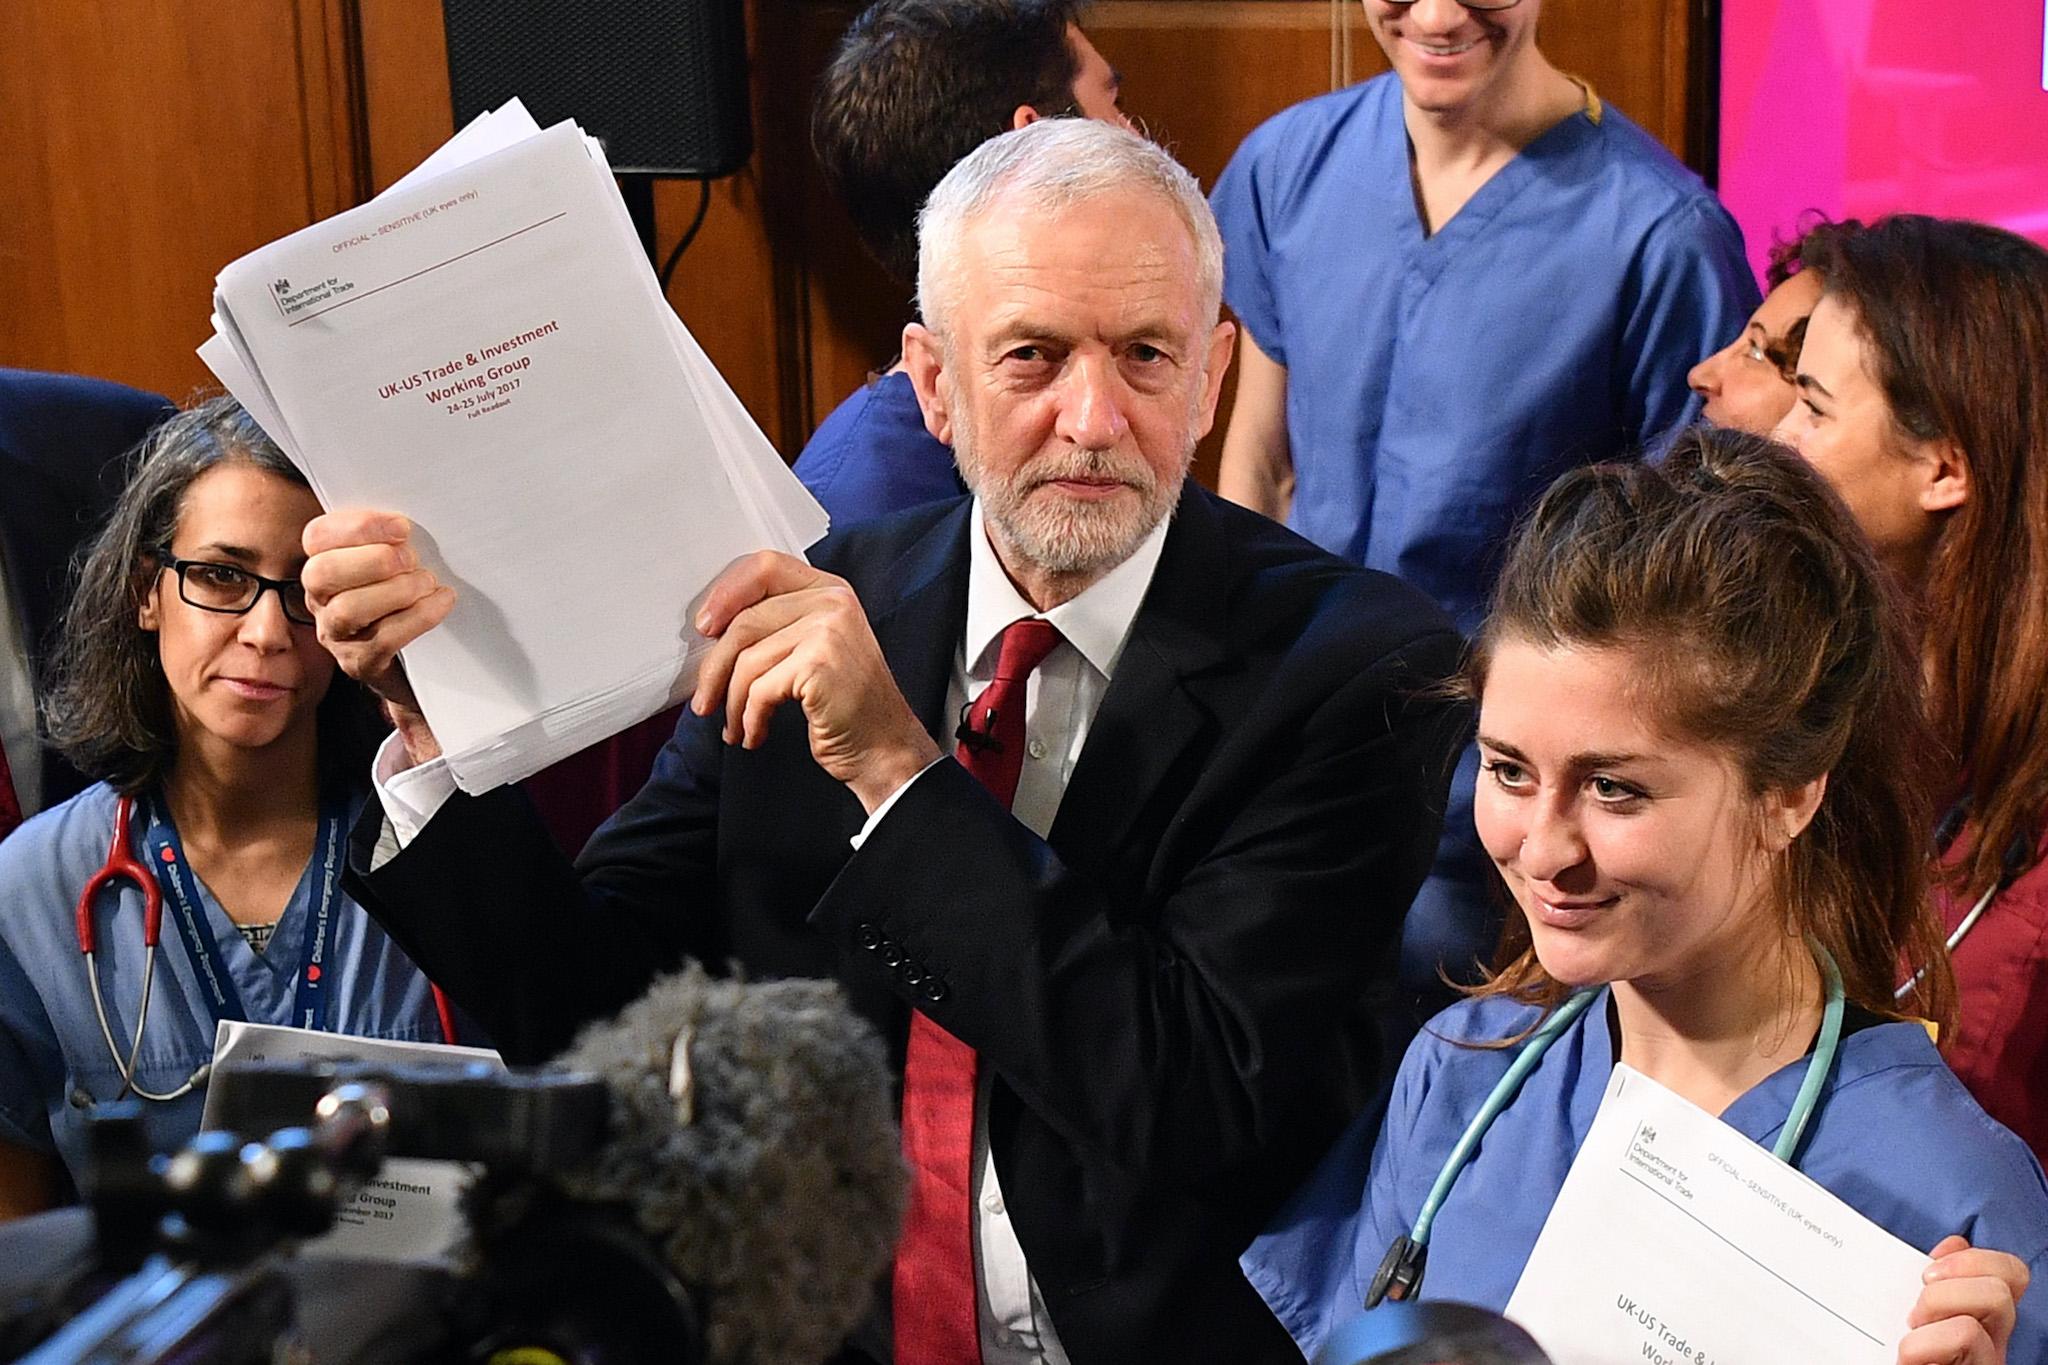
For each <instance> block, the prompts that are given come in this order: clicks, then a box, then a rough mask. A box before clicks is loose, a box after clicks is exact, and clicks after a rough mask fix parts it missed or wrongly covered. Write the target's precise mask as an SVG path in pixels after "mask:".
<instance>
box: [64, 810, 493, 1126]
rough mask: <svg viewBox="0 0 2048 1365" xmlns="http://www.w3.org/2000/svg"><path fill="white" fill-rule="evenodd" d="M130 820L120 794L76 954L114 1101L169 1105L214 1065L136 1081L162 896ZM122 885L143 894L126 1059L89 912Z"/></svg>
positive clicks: (439, 1007) (445, 1030)
mask: <svg viewBox="0 0 2048 1365" xmlns="http://www.w3.org/2000/svg"><path fill="white" fill-rule="evenodd" d="M134 816H135V801H134V799H133V798H132V797H127V796H123V797H121V798H120V799H119V800H118V801H116V802H115V803H114V835H113V839H112V841H111V842H110V843H108V845H107V859H106V861H105V862H104V863H102V864H101V865H100V870H99V871H97V872H95V873H93V874H92V876H90V877H88V878H87V879H86V882H85V889H84V890H82V891H80V892H79V893H78V951H79V952H80V953H82V954H84V956H85V979H86V981H87V982H88V983H89V984H90V985H91V986H92V1012H93V1014H94V1015H95V1016H97V1017H98V1019H99V1022H100V1037H101V1038H102V1039H104V1040H105V1042H106V1045H107V1055H108V1056H109V1057H112V1058H113V1059H114V1067H115V1069H116V1070H117V1071H119V1073H120V1076H121V1093H120V1095H117V1096H115V1098H116V1099H121V1098H124V1097H125V1096H128V1095H131V1094H132V1095H134V1096H136V1097H137V1098H138V1099H145V1100H151V1101H154V1102H156V1103H167V1102H169V1101H171V1100H175V1099H181V1098H183V1097H184V1096H185V1095H187V1094H190V1093H191V1091H192V1090H193V1088H194V1087H195V1086H199V1085H202V1084H204V1083H205V1081H206V1077H207V1074H208V1073H209V1072H211V1071H212V1070H213V1063H212V1062H210V1061H209V1062H205V1063H203V1064H201V1066H200V1067H199V1069H198V1070H196V1071H194V1072H193V1073H192V1074H191V1075H190V1076H187V1077H186V1078H185V1081H184V1083H183V1084H182V1085H179V1086H178V1087H177V1088H176V1089H173V1090H167V1091H163V1092H161V1093H158V1092H154V1091H149V1090H145V1089H143V1088H142V1086H141V1085H140V1084H139V1083H138V1082H137V1081H136V1079H135V1059H136V1058H137V1057H139V1056H140V1055H141V1053H142V1030H143V1026H144V1024H145V1023H147V1022H148V1019H149V995H150V987H151V985H152V984H153V983H154V981H155V979H156V950H157V943H158V941H159V939H160V938H161V937H162V934H163V924H164V897H163V891H162V889H161V888H159V887H158V885H157V879H156V874H155V873H153V872H151V871H150V870H149V868H147V867H145V866H144V865H143V864H142V862H141V861H140V860H138V859H137V858H136V856H135V855H134V854H133V853H130V852H129V851H128V830H129V826H130V824H131V823H132V822H133V820H134ZM123 881H127V882H132V883H134V885H135V889H136V890H138V891H140V892H141V893H142V948H143V958H142V995H141V1002H140V1004H139V1005H138V1007H137V1008H136V1011H135V1036H134V1037H133V1038H132V1039H130V1040H129V1043H128V1051H127V1055H126V1057H125V1059H124V1057H123V1055H122V1052H121V1047H120V1044H118V1043H117V1042H115V1041H114V1029H113V1026H112V1025H111V1024H110V1023H109V1022H108V1021H107V1004H106V1000H105V999H104V998H103V997H102V996H101V994H100V972H99V964H98V963H97V962H96V961H95V957H94V953H95V948H96V945H97V943H98V939H97V935H96V932H95V930H94V927H93V914H92V908H93V903H94V900H95V898H96V897H98V896H99V895H100V893H101V892H103V891H115V892H118V891H119V889H120V883H122V882H123ZM428 985H429V987H430V988H431V990H432V991H433V995H434V1013H435V1015H436V1017H437V1018H438V1019H439V1021H440V1025H441V1038H442V1040H443V1041H444V1042H450V1043H452V1042H454V1041H455V1038H456V1031H455V1011H454V1008H453V1007H452V1006H451V1005H450V1004H449V1003H448V997H447V996H446V995H445V994H443V993H442V991H441V988H440V987H439V986H436V985H434V984H433V983H432V982H429V983H428Z"/></svg>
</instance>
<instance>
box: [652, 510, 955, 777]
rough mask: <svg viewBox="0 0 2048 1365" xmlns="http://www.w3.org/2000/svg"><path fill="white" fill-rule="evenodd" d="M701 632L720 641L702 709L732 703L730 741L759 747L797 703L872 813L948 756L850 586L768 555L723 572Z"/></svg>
mask: <svg viewBox="0 0 2048 1365" xmlns="http://www.w3.org/2000/svg"><path fill="white" fill-rule="evenodd" d="M696 626H697V629H698V631H699V632H700V633H702V634H704V635H706V636H709V637H711V638H712V639H713V640H715V641H717V643H716V644H714V645H713V646H712V648H711V652H710V653H709V654H708V655H706V656H705V658H704V662H703V664H702V666H701V667H700V668H699V670H698V673H697V691H696V693H695V694H694V695H693V696H692V697H691V698H690V709H691V710H692V711H694V712H696V713H697V714H698V715H700V716H708V715H710V714H711V713H712V712H713V711H716V710H718V709H719V708H720V707H721V706H723V707H724V708H725V739H726V742H727V743H729V744H738V745H741V746H742V747H745V748H749V749H751V748H754V747H756V746H757V745H759V744H760V743H761V741H762V740H763V739H764V738H765V737H766V736H767V733H768V721H769V718H770V717H771V716H773V715H774V714H775V711H776V708H777V707H779V706H781V705H782V704H783V703H784V702H786V701H790V700H794V701H796V702H797V704H798V705H800V706H801V707H802V708H803V712H804V719H805V722H806V723H807V725H808V727H809V731H810V745H811V755H812V757H813V758H815V759H816V760H817V761H818V766H819V767H821V768H823V769H824V770H825V771H826V772H827V773H829V774H831V775H832V776H833V777H834V778H837V779H838V780H839V781H841V782H843V783H845V784H846V785H847V787H848V788H849V789H851V790H852V792H853V794H854V795H855V796H856V797H858V798H860V802H861V805H862V806H863V807H865V808H866V809H867V811H868V812H869V813H870V814H872V813H873V812H874V810H875V808H876V807H878V806H879V805H881V803H882V802H883V801H885V800H887V799H888V797H889V795H890V794H891V793H892V792H894V791H895V790H896V789H897V788H899V787H901V786H902V785H903V784H904V783H906V782H908V781H909V780H910V779H911V778H913V777H915V776H917V774H918V773H920V772H922V771H923V770H924V769H925V767H926V766H927V765H928V764H930V763H931V762H932V761H933V760H934V759H936V758H938V757H939V756H940V750H939V747H938V745H936V744H934V743H933V742H932V738H931V736H930V735H929V734H927V733H925V729H924V726H923V725H922V724H921V723H919V721H918V719H917V717H916V715H914V714H913V713H912V712H911V709H910V705H909V703H908V702H906V701H904V700H903V694H902V692H901V691H899V690H898V689H897V686H896V680H895V678H894V677H893V676H891V674H890V672H889V665H888V662H887V661H886V660H884V659H883V657H882V647H881V646H880V645H879V644H878V643H876V640H875V635H874V631H873V630H871V629H870V628H869V626H868V619H867V615H866V613H865V612H863V611H862V610H861V605H860V600H859V599H858V598H857V597H855V596H854V592H853V589H852V587H851V586H849V585H848V584H847V583H846V581H845V580H844V579H840V578H835V577H833V576H832V575H831V574H828V573H825V572H823V571H822V570H819V569H814V568H812V567H811V566H810V565H809V564H806V563H805V562H804V561H803V560H801V559H798V558H796V557H794V556H792V555H785V554H777V553H775V552H773V551H768V550H763V551H760V552H759V553H756V554H751V555H748V556H747V557H745V558H744V559H741V560H739V561H738V562H736V563H735V564H733V566H732V567H731V568H729V569H727V570H726V571H725V572H724V573H722V574H720V575H719V576H718V580H717V581H716V582H715V583H713V584H712V585H711V588H710V591H709V592H708V593H706V595H705V598H704V605H703V607H702V608H701V609H700V610H699V611H698V613H697V620H696Z"/></svg>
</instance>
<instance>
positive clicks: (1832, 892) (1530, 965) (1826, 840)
mask: <svg viewBox="0 0 2048 1365" xmlns="http://www.w3.org/2000/svg"><path fill="white" fill-rule="evenodd" d="M1905 620H1906V617H1905V611H1904V609H1903V604H1902V603H1901V602H1900V601H1899V599H1898V597H1897V593H1896V589H1895V586H1894V584H1893V581H1892V578H1891V576H1890V575H1889V574H1887V573H1886V572H1885V571H1884V570H1883V569H1882V568H1881V567H1880V566H1879V565H1878V563H1877V560H1876V558H1875V556H1874V555H1873V553H1872V552H1871V550H1870V548H1869V544H1868V542H1867V540H1866V539H1865V538H1864V536H1863V535H1862V533H1861V532H1860V531H1859V530H1858V528H1857V525H1856V522H1855V521H1854V519H1853V518H1852V517H1851V516H1850V514H1849V511H1848V509H1847V508H1846V507H1844V506H1843V504H1842V502H1841V500H1840V499H1839V498H1838V497H1837V496H1836V495H1835V494H1834V492H1833V491H1832V490H1831V489H1830V488H1829V487H1828V485H1827V483H1826V482H1825V481H1824V480H1823V479H1822V478H1821V477H1820V476H1819V475H1818V474H1816V473H1815V472H1814V471H1813V470H1812V469H1811V468H1810V467H1809V466H1808V465H1807V464H1806V462H1805V461H1803V460H1801V459H1800V458H1799V457H1798V456H1797V455H1796V454H1794V453H1793V452H1791V451H1789V450H1786V449H1784V448H1783V447H1782V446H1779V445H1777V444H1775V443H1773V442H1771V441H1767V440H1765V439H1763V438H1762V437H1758V436H1751V435H1747V434H1745V433H1742V432H1738V431H1732V430H1727V429H1720V428H1693V429H1691V430H1688V431H1687V432H1685V433H1684V434H1683V435H1682V436H1681V437H1680V438H1679V439H1678V441H1677V442H1676V443H1675V444H1674V445H1673V446H1672V448H1671V450H1670V452H1669V454H1668V455H1667V456H1666V458H1665V459H1664V460H1663V461H1662V462H1661V463H1659V464H1656V465H1649V464H1607V465H1594V466H1590V467H1587V468H1584V469H1578V470H1574V471H1572V472H1571V473H1569V474H1566V475H1565V476H1564V477H1563V478H1561V479H1559V480H1558V481H1557V482H1556V483H1555V484H1553V485H1551V487H1550V490H1549V491H1548V492H1547V493H1545V494H1544V495H1543V497H1542V499H1541V500H1540V501H1539V502H1538V503H1537V505H1536V507H1535V509H1534V511H1532V512H1531V513H1530V515H1529V517H1528V519H1527V520H1526V522H1525V523H1524V524H1523V526H1522V527H1521V529H1520V530H1519V531H1518V532H1517V534H1516V538H1515V541H1514V545H1513V547H1512V548H1511V549H1510V551H1509V553H1508V559H1507V563H1506V565H1505V566H1504V568H1503V569H1502V572H1501V575H1500V579H1499V581H1498V584H1497V586H1496V588H1495V591H1494V598H1493V607H1492V611H1491V613H1490V614H1489V616H1488V618H1487V621H1486V624H1485V626H1484V627H1483V628H1482V630H1481V632H1480V636H1479V639H1478V641H1477V642H1476V644H1475V646H1474V648H1473V652H1472V656H1471V658H1470V660H1469V661H1468V663H1467V666H1466V669H1465V672H1464V674H1463V677H1462V681H1461V686H1462V688H1463V689H1464V690H1465V691H1466V692H1467V694H1468V695H1469V696H1471V697H1472V698H1474V699H1477V698H1478V697H1479V696H1480V694H1481V693H1483V692H1484V690H1485V687H1486V674H1487V667H1488V664H1489V662H1490V660H1491V658H1492V656H1493V652H1494V650H1495V649H1496V648H1497V647H1498V645H1499V644H1500V643H1501V642H1502V641H1503V640H1518V641H1526V642H1528V643H1530V644H1533V645H1536V646H1538V647H1542V648H1555V647H1559V646H1576V647H1590V648H1619V649H1626V650H1628V651H1630V653H1631V655H1632V656H1633V657H1634V658H1635V659H1636V660H1637V661H1638V662H1639V665H1640V666H1641V667H1642V669H1643V675H1644V677H1645V678H1646V680H1647V687H1646V689H1645V696H1646V703H1647V705H1649V706H1650V707H1651V708H1652V709H1653V710H1654V711H1655V712H1656V713H1657V718H1658V720H1659V722H1660V723H1661V725H1662V726H1663V727H1664V728H1666V729H1667V730H1668V731H1669V732H1670V733H1673V734H1676V735H1680V736H1684V737H1685V738H1687V739H1689V740H1692V741H1695V742H1698V743H1703V744H1708V745H1713V746H1715V747H1717V748H1720V749H1722V750H1724V751H1725V752H1727V753H1729V754H1730V755H1731V756H1732V757H1733V759H1734V761H1735V763H1736V765H1737V768H1738V770H1739V771H1740V772H1741V774H1742V776H1743V778H1744V781H1745V783H1746V785H1747V787H1748V790H1749V793H1750V795H1751V796H1752V797H1753V798H1754V797H1761V796H1762V795H1763V794H1764V793H1765V792H1767V791H1772V790H1781V791H1782V790H1787V789H1791V788H1794V787H1798V786H1802V785H1804V784H1806V783H1808V782H1811V781H1814V780H1815V779H1817V778H1820V777H1823V776H1825V777H1826V778H1827V789H1826V793H1825V795H1824V796H1823V797H1822V800H1821V803H1820V808H1819V810H1818V811H1817V812H1816V813H1815V814H1814V817H1813V819H1812V822H1811V823H1810V824H1809V825H1808V826H1807V828H1806V829H1805V831H1804V832H1802V833H1801V834H1800V836H1799V837H1798V838H1797V839H1794V840H1793V841H1792V843H1791V844H1790V845H1789V846H1788V847H1787V848H1786V850H1785V851H1784V852H1783V853H1782V854H1781V855H1779V856H1778V857H1777V858H1776V859H1775V860H1774V863H1773V865H1772V869H1771V880H1770V886H1769V895H1770V899H1771V901H1772V903H1773V904H1774V905H1775V907H1776V909H1777V911H1778V913H1779V914H1780V915H1781V916H1782V917H1783V921H1784V929H1785V932H1786V933H1787V935H1790V936H1795V937H1796V936H1800V935H1805V936H1810V937H1812V938H1813V939H1815V940H1817V941H1818V942H1819V943H1820V944H1821V945H1822V946H1824V947H1825V948H1826V949H1827V950H1828V952H1829V953H1830V954H1832V955H1833V957H1834V959H1835V962H1836V964H1837V965H1838V966H1839V967H1840V969H1841V973H1842V980H1843V985H1844V989H1845V991H1846V994H1847V997H1848V999H1850V1000H1851V1001H1853V1002H1855V1003H1856V1004H1858V1005H1860V1006H1862V1007H1863V1008H1865V1009H1867V1010H1869V1011H1871V1012H1872V1013H1873V1014H1877V1015H1880V1016H1883V1017H1888V1018H1896V1017H1899V1015H1898V1008H1899V1007H1898V1005H1897V1004H1896V1003H1895V1002H1894V1000H1893V990H1894V987H1895V985H1896V983H1897V980H1898V976H1899V966H1900V963H1901V962H1911V963H1914V964H1921V963H1924V964H1926V966H1927V968H1928V970H1927V972H1926V974H1925V975H1924V976H1923V977H1922V978H1921V979H1920V981H1919V984H1918V986H1917V987H1916V988H1915V994H1913V995H1912V996H1909V997H1908V999H1909V1002H1910V1004H1911V1005H1912V1007H1913V1011H1914V1013H1916V1014H1918V1015H1919V1016H1921V1017H1923V1018H1927V1019H1931V1020H1934V1021H1935V1022H1937V1023H1939V1024H1943V1025H1948V1024H1951V1023H1953V1019H1954V999H1955V984H1954V978H1953V976H1952V974H1951V973H1950V971H1949V966H1948V957H1947V954H1946V952H1945V951H1943V948H1942V935H1941V926H1940V922H1939V920H1938V919H1937V918H1936V917H1935V912H1934V909H1933V907H1932V904H1931V902H1930V900H1929V898H1928V896H1927V894H1926V892H1927V841H1928V831H1929V829H1930V827H1931V820H1930V818H1929V816H1930V802H1929V799H1928V792H1929V791H1930V786H1929V783H1928V781H1927V778H1928V776H1929V774H1931V773H1932V772H1933V771H1935V762H1934V759H1935V755H1936V753H1937V752H1938V751H1937V749H1936V747H1935V745H1934V743H1933V739H1932V735H1931V733H1930V731H1929V729H1928V726H1927V723H1926V720H1925V718H1924V716H1923V714H1922V712H1921V709H1920V693H1919V666H1918V664H1917V663H1916V662H1915V660H1914V658H1913V653H1912V647H1911V644H1910V641H1909V639H1908V633H1907V630H1906V626H1905ZM1474 993H1476V994H1481V995H1507V996H1510V997H1512V998H1515V999H1520V1000H1526V1001H1530V1002H1533V1003H1541V1004H1545V1005H1555V1004H1557V1003H1559V1002H1560V1001H1562V999H1563V998H1564V996H1565V994H1566V988H1565V987H1564V986H1563V985H1562V984H1561V983H1559V982H1557V981H1555V980H1554V979H1553V978H1551V977H1550V976H1549V975H1548V973H1546V972H1545V971H1544V970H1543V966H1542V964H1541V963H1540V962H1539V961H1538V960H1537V958H1536V954H1535V951H1534V949H1533V947H1532V945H1531V941H1530V936H1529V929H1528V923H1527V921H1526V920H1524V919H1523V918H1522V917H1521V916H1519V915H1510V916H1509V917H1508V921H1507V924H1506V926H1505V927H1504V929H1503V932H1502V937H1501V946H1500V950H1499V953H1498V955H1497V956H1496V959H1495V965H1494V971H1493V973H1492V975H1491V977H1490V979H1489V980H1488V981H1487V982H1486V983H1485V984H1483V985H1481V986H1479V987H1476V988H1474Z"/></svg>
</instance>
